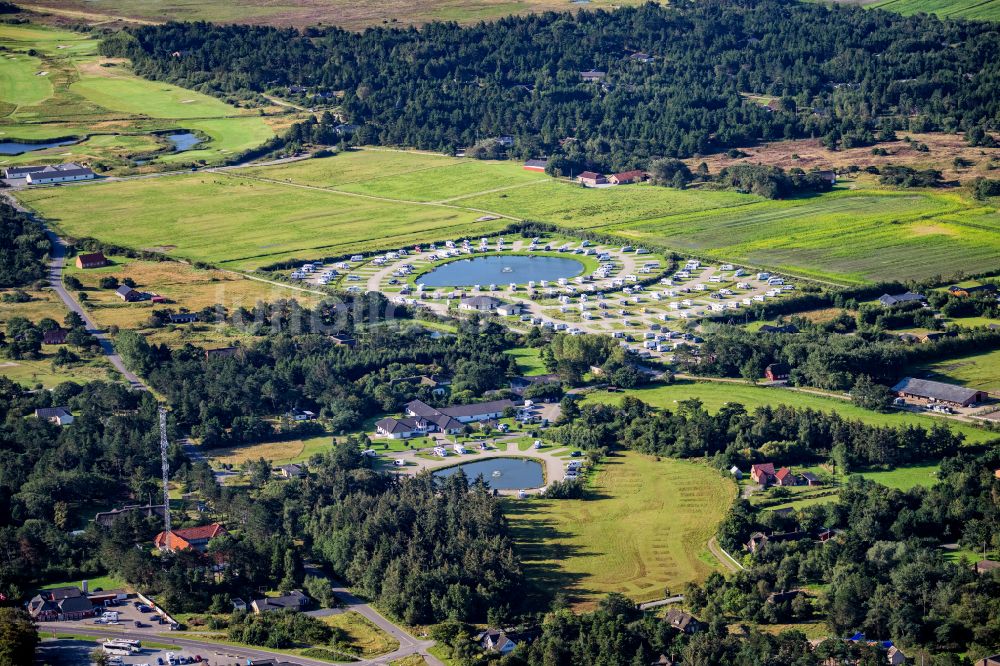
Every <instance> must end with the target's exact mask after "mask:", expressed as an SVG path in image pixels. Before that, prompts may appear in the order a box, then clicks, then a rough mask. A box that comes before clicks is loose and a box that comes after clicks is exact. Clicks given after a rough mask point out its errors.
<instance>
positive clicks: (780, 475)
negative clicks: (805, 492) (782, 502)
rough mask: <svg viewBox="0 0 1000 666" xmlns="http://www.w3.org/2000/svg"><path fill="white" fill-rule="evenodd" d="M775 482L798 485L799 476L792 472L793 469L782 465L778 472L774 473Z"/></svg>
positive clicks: (782, 484)
mask: <svg viewBox="0 0 1000 666" xmlns="http://www.w3.org/2000/svg"><path fill="white" fill-rule="evenodd" d="M774 482H775V484H777V485H779V486H783V487H784V486H797V485H799V478H798V477H797V476H795V475H794V474H792V470H790V469H788V468H787V467H782V468H781V469H779V470H778V471H777V472H775V473H774Z"/></svg>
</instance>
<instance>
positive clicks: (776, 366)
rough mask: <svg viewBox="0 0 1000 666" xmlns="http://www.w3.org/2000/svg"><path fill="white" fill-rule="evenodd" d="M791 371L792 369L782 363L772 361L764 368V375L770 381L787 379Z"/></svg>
mask: <svg viewBox="0 0 1000 666" xmlns="http://www.w3.org/2000/svg"><path fill="white" fill-rule="evenodd" d="M791 373H792V369H791V368H789V367H788V366H787V365H786V364H784V363H772V364H771V365H769V366H767V367H766V368H764V376H765V377H767V379H768V381H772V382H777V381H781V380H783V379H788V376H789V375H790V374H791Z"/></svg>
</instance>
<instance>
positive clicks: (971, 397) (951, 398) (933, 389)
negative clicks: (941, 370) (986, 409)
mask: <svg viewBox="0 0 1000 666" xmlns="http://www.w3.org/2000/svg"><path fill="white" fill-rule="evenodd" d="M892 391H893V393H895V394H896V395H898V396H899V397H900V398H919V399H921V400H929V401H932V402H941V403H945V404H948V405H954V406H956V407H969V406H971V405H974V404H976V403H977V402H983V401H985V400H986V399H987V393H986V391H978V390H976V389H971V388H965V387H964V386H955V385H954V384H945V383H944V382H935V381H931V380H929V379H915V378H913V377H904V378H903V379H902V381H900V382H899V383H898V384H896V385H895V386H893V387H892Z"/></svg>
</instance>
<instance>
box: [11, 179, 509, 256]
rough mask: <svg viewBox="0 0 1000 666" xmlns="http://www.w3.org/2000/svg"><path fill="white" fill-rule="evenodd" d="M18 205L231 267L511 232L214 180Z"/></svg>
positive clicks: (61, 223) (82, 229) (113, 188)
mask: <svg viewBox="0 0 1000 666" xmlns="http://www.w3.org/2000/svg"><path fill="white" fill-rule="evenodd" d="M19 197H20V199H21V200H22V201H23V202H24V203H26V204H28V205H30V206H32V207H33V208H35V209H36V210H38V211H40V212H41V213H42V214H43V215H44V216H45V217H46V218H48V219H49V220H51V221H52V222H53V223H54V224H55V225H56V226H57V227H58V228H59V229H60V230H61V231H62V232H64V233H66V234H68V235H69V236H73V237H96V238H100V239H103V240H113V241H114V242H117V243H122V244H124V245H126V246H129V247H135V248H156V249H159V250H161V251H164V252H166V253H167V254H169V255H171V256H176V257H179V258H184V259H188V260H196V261H206V262H213V263H218V264H222V265H224V266H227V267H230V268H251V267H254V266H259V265H262V264H267V263H270V262H272V261H275V260H277V259H281V258H288V257H315V256H333V255H338V254H343V253H347V252H353V251H363V250H366V249H368V250H371V249H375V248H377V247H401V246H404V245H412V244H414V243H418V242H423V241H426V240H428V239H432V238H449V237H453V236H460V235H462V234H465V233H469V232H470V231H475V232H477V233H480V232H484V233H485V232H487V231H495V230H496V229H499V228H501V227H502V223H501V222H499V221H494V222H489V223H477V222H476V221H475V220H476V217H477V216H478V214H477V213H475V212H472V211H466V210H462V209H453V208H446V207H439V206H409V205H405V204H401V203H394V202H387V201H379V200H373V199H367V198H361V197H356V196H350V195H346V194H341V193H338V192H330V191H321V190H316V189H303V188H293V187H288V186H286V185H281V184H275V183H270V182H261V181H258V180H250V179H247V178H242V177H237V176H227V175H222V174H214V173H203V174H199V173H189V174H184V175H180V176H174V177H167V178H150V179H138V180H128V181H120V182H114V183H100V184H90V185H83V186H74V187H61V188H44V189H32V190H26V191H24V192H22V193H20V194H19ZM107 220H115V224H114V225H110V226H109V225H108V224H106V221H107Z"/></svg>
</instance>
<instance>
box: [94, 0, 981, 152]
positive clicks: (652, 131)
mask: <svg viewBox="0 0 1000 666" xmlns="http://www.w3.org/2000/svg"><path fill="white" fill-rule="evenodd" d="M101 51H102V53H103V54H104V55H109V56H123V57H128V58H130V59H131V60H132V62H133V65H134V67H135V70H136V72H137V73H139V74H140V75H142V76H145V77H147V78H152V79H158V80H167V81H171V82H173V83H177V84H179V85H182V86H185V87H189V88H194V89H198V90H204V91H206V92H209V93H213V94H216V95H221V96H230V97H247V96H252V95H256V94H258V93H260V92H264V91H277V92H281V91H283V90H284V89H287V88H289V87H292V86H302V87H306V88H308V89H310V90H313V91H316V92H335V93H338V95H340V96H339V98H338V102H339V108H340V110H341V112H342V113H343V114H344V115H345V116H346V118H347V119H348V120H349V122H351V123H353V124H355V125H357V130H356V132H355V140H356V141H358V142H360V143H365V144H394V145H407V146H413V147H417V148H422V149H431V150H440V151H453V150H456V149H457V148H459V147H466V146H473V145H475V144H477V143H478V142H479V141H480V140H482V139H486V138H490V137H496V136H500V135H503V134H509V135H511V136H513V137H514V146H513V149H512V154H513V155H514V156H516V157H521V158H523V157H529V156H538V155H541V154H548V155H550V156H551V157H552V158H553V159H554V160H560V159H565V160H567V163H568V164H585V165H588V166H589V167H590V168H595V169H600V170H604V171H609V170H619V169H625V168H633V167H639V166H645V165H646V164H647V163H648V162H649V161H651V160H653V159H656V158H659V157H689V156H692V155H695V154H699V153H702V154H703V153H708V152H711V151H715V150H719V149H722V148H726V147H731V146H745V145H750V144H754V143H756V142H759V141H765V140H776V139H782V138H796V137H822V138H823V139H824V141H825V143H827V145H830V146H832V147H839V146H846V147H850V146H856V145H866V144H871V143H874V142H875V141H876V140H877V139H878V136H879V135H881V134H885V135H886V136H889V135H891V132H892V131H894V130H895V129H905V130H908V131H914V132H915V131H930V130H946V131H955V130H968V129H970V128H975V127H978V128H980V129H982V127H992V126H993V125H995V123H996V121H997V118H998V117H1000V106H998V105H1000V101H998V100H1000V97H998V96H997V95H996V84H995V81H996V77H997V70H998V68H1000V64H998V63H997V61H996V59H995V58H993V57H992V56H991V55H990V54H992V53H996V52H997V51H1000V35H998V34H997V32H996V31H995V30H994V29H993V27H992V26H991V25H990V24H988V23H978V22H974V21H942V20H940V19H938V18H936V17H933V16H927V15H918V16H912V17H903V16H899V15H897V14H894V13H891V12H882V11H875V12H872V11H863V10H861V9H860V8H857V7H848V6H843V5H840V6H832V7H828V6H823V5H818V4H811V3H795V2H786V1H784V0H710V1H709V2H676V3H670V4H669V5H667V6H660V5H655V4H652V3H650V4H647V5H643V6H640V7H628V8H621V9H617V10H615V11H582V12H577V13H555V12H547V13H544V14H538V15H533V16H520V17H508V18H504V19H500V20H497V21H494V22H484V23H479V24H476V25H471V26H459V25H457V24H455V23H431V24H428V25H426V26H424V27H422V28H420V29H417V28H412V27H411V28H395V27H377V28H371V29H368V30H366V31H365V32H363V33H352V32H348V31H345V30H341V29H339V28H335V27H325V26H324V27H313V28H309V29H307V30H304V31H297V30H293V29H283V28H270V27H263V26H239V25H226V26H223V25H213V24H209V23H168V24H165V25H158V26H142V27H138V28H133V29H130V30H129V31H128V32H120V33H116V34H115V35H114V36H112V37H109V38H108V39H106V40H105V41H104V42H103V43H102V45H101ZM637 53H643V54H647V55H648V56H651V57H652V60H651V61H646V62H643V61H642V60H641V59H639V58H633V57H631V56H632V55H633V54H637ZM591 70H597V71H599V72H603V73H604V75H603V77H601V75H596V77H595V78H594V79H593V80H584V79H583V78H582V77H581V72H584V71H591ZM750 94H752V95H757V96H761V97H758V98H752V99H751V98H747V95H750ZM764 98H773V99H774V100H775V101H773V102H771V103H768V104H764V103H761V102H759V101H757V100H759V99H764ZM626 119H627V120H626Z"/></svg>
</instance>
